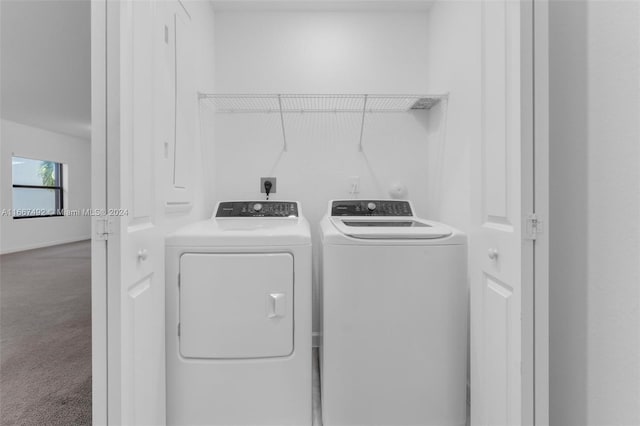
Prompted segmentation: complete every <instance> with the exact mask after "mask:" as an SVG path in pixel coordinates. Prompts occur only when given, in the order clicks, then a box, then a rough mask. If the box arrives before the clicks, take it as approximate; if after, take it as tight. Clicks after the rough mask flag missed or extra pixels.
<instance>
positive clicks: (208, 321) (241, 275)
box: [179, 253, 294, 359]
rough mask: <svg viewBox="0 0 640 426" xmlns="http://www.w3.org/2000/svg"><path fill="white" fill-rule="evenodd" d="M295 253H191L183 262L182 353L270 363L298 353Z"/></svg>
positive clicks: (187, 356) (181, 265)
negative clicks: (269, 359)
mask: <svg viewBox="0 0 640 426" xmlns="http://www.w3.org/2000/svg"><path fill="white" fill-rule="evenodd" d="M293 308H294V307H293V256H292V255H291V253H187V254H184V255H182V257H181V259H180V308H179V309H180V353H181V354H182V356H183V357H185V358H222V359H224V358H229V359H239V358H266V357H278V356H287V355H291V352H293Z"/></svg>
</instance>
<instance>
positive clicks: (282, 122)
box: [278, 95, 287, 152]
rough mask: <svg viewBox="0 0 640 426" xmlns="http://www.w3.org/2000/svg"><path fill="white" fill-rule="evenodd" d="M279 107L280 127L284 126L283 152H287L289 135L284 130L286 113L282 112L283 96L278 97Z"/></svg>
mask: <svg viewBox="0 0 640 426" xmlns="http://www.w3.org/2000/svg"><path fill="white" fill-rule="evenodd" d="M278 106H279V107H280V125H281V126H282V150H283V151H284V152H287V133H286V132H285V130H284V112H283V111H282V95H278Z"/></svg>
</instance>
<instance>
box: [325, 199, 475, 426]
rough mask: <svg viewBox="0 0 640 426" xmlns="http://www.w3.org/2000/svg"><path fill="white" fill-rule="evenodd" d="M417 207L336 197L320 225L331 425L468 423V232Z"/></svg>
mask: <svg viewBox="0 0 640 426" xmlns="http://www.w3.org/2000/svg"><path fill="white" fill-rule="evenodd" d="M413 211H414V210H413V206H412V205H411V203H410V202H408V201H398V200H343V201H332V202H330V203H329V213H328V215H327V216H325V217H324V219H323V220H322V222H321V235H322V246H323V248H322V257H323V258H322V283H323V287H322V291H323V320H322V324H323V346H322V352H321V354H322V361H321V362H322V364H321V369H322V414H323V422H324V425H325V426H350V425H367V426H376V425H378V426H382V425H385V426H389V425H394V426H401V425H412V426H417V425H421V426H422V425H434V426H435V425H437V426H449V425H456V426H460V425H464V424H465V421H466V377H467V375H466V372H467V344H466V339H467V318H468V315H467V284H466V283H467V272H466V270H467V260H466V259H467V254H466V253H467V248H466V237H465V236H464V235H463V234H461V233H460V232H459V231H456V230H455V229H452V228H451V227H449V226H446V225H444V224H441V223H437V222H433V221H428V220H423V219H419V218H417V217H415V216H414V215H413Z"/></svg>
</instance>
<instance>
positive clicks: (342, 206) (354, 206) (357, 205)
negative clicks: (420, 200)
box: [331, 200, 413, 216]
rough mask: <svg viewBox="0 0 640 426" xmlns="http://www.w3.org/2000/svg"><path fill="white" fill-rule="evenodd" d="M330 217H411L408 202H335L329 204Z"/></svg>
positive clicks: (411, 213)
mask: <svg viewBox="0 0 640 426" xmlns="http://www.w3.org/2000/svg"><path fill="white" fill-rule="evenodd" d="M331 216H413V212H412V211H411V204H409V202H408V201H395V200H391V201H390V200H337V201H333V202H332V203H331Z"/></svg>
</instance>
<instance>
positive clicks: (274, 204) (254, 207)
mask: <svg viewBox="0 0 640 426" xmlns="http://www.w3.org/2000/svg"><path fill="white" fill-rule="evenodd" d="M216 217H298V203H296V202H293V201H226V202H222V203H220V204H218V211H217V212H216Z"/></svg>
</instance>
